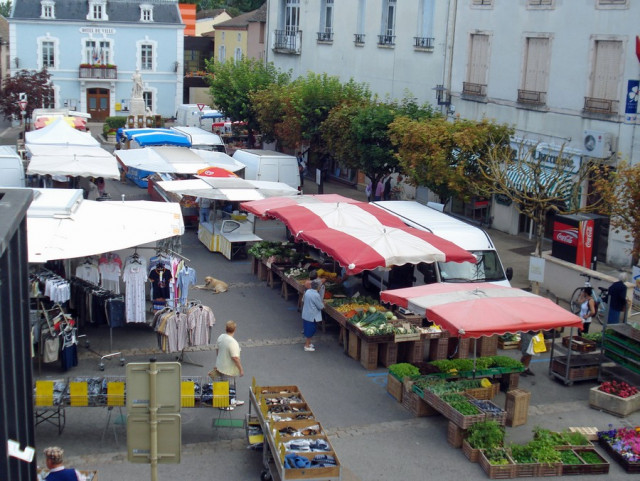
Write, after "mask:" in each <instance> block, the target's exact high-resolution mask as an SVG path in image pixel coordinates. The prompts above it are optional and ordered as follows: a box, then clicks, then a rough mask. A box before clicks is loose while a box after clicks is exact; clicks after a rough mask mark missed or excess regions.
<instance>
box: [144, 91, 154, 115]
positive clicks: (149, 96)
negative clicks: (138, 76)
mask: <svg viewBox="0 0 640 481" xmlns="http://www.w3.org/2000/svg"><path fill="white" fill-rule="evenodd" d="M142 100H144V108H145V110H147V111H149V112H153V111H154V110H153V93H151V92H149V91H148V90H145V91H144V92H142Z"/></svg>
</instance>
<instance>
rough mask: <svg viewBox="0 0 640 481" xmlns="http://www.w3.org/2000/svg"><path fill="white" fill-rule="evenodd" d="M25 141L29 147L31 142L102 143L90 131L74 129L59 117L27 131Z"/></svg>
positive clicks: (94, 145) (76, 144)
mask: <svg viewBox="0 0 640 481" xmlns="http://www.w3.org/2000/svg"><path fill="white" fill-rule="evenodd" d="M25 141H26V145H27V147H29V145H30V144H31V145H35V144H39V145H42V144H46V145H58V146H59V145H68V146H72V145H73V146H85V147H99V146H100V143H99V142H98V141H97V140H96V139H94V138H93V137H92V136H91V134H90V133H89V132H80V131H79V130H76V129H74V128H73V127H71V126H70V125H69V124H68V123H67V122H66V121H65V120H64V119H63V118H59V119H57V120H56V121H55V122H52V123H50V124H49V125H47V126H46V127H43V128H41V129H38V130H34V131H32V132H27V134H26V136H25Z"/></svg>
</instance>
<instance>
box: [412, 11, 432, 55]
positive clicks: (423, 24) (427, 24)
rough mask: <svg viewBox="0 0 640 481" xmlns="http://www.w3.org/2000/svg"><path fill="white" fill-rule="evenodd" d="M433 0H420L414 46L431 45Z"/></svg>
mask: <svg viewBox="0 0 640 481" xmlns="http://www.w3.org/2000/svg"><path fill="white" fill-rule="evenodd" d="M434 8H435V0H420V12H419V16H418V35H416V44H415V46H416V47H433V12H434Z"/></svg>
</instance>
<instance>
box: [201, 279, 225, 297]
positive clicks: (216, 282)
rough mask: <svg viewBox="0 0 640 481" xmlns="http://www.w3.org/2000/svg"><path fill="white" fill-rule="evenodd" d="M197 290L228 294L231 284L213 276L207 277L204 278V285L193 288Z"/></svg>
mask: <svg viewBox="0 0 640 481" xmlns="http://www.w3.org/2000/svg"><path fill="white" fill-rule="evenodd" d="M193 287H194V288H195V289H205V290H207V291H212V292H214V293H215V294H220V293H221V292H227V290H228V289H229V284H227V283H226V282H223V281H221V280H220V279H215V278H213V277H211V276H207V277H205V278H204V285H202V284H201V285H199V286H193Z"/></svg>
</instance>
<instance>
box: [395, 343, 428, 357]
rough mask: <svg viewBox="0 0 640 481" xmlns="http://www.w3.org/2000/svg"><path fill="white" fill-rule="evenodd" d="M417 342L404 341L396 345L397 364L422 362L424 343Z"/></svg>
mask: <svg viewBox="0 0 640 481" xmlns="http://www.w3.org/2000/svg"><path fill="white" fill-rule="evenodd" d="M425 342H426V341H423V340H422V339H420V340H419V341H405V342H400V343H396V344H398V361H399V362H408V363H414V362H422V361H424V343H425Z"/></svg>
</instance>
